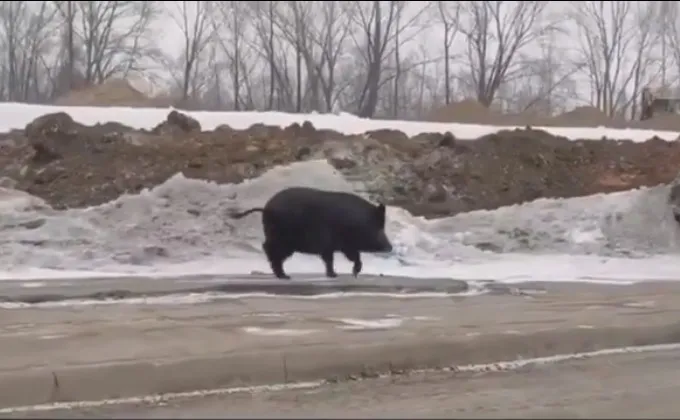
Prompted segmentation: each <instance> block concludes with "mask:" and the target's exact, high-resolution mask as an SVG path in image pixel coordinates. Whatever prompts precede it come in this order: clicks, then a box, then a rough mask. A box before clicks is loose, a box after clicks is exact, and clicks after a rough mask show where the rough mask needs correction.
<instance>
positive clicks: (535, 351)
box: [0, 323, 680, 408]
mask: <svg viewBox="0 0 680 420" xmlns="http://www.w3.org/2000/svg"><path fill="white" fill-rule="evenodd" d="M676 342H680V323H672V324H670V323H669V324H665V325H648V326H645V327H618V328H590V329H584V328H576V329H570V330H549V331H539V332H535V333H529V334H488V335H478V336H474V337H460V336H457V337H422V338H421V337H415V338H414V337H404V338H403V339H398V340H390V341H389V342H372V343H369V342H367V343H365V344H361V345H352V346H347V347H342V345H341V344H340V343H325V344H323V345H313V346H291V347H286V349H285V351H283V350H267V351H250V352H247V353H245V352H239V353H225V354H221V355H210V356H206V357H201V358H192V359H176V360H166V361H153V362H151V361H144V362H133V363H112V364H98V365H87V366H76V367H58V368H53V369H50V368H40V369H35V370H24V371H16V372H7V371H6V372H0V407H3V408H4V407H16V406H27V405H36V404H45V403H53V402H66V401H82V400H102V399H112V398H125V397H133V396H139V395H150V394H163V393H171V392H185V391H195V390H202V389H214V388H226V387H239V386H255V385H264V384H271V383H289V382H304V381H312V380H320V379H337V380H343V379H345V378H349V377H353V376H362V375H363V376H374V375H376V374H378V373H384V372H390V371H392V372H403V371H409V370H413V369H424V368H437V367H445V366H452V365H465V364H485V363H493V362H499V361H510V360H517V359H522V358H534V357H545V356H552V355H556V354H568V353H582V352H589V351H595V350H601V349H606V348H616V347H627V346H644V345H654V344H669V343H676Z"/></svg>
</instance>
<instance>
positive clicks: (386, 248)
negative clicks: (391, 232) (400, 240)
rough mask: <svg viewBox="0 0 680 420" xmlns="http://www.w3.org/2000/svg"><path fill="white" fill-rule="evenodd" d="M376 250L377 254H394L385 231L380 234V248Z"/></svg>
mask: <svg viewBox="0 0 680 420" xmlns="http://www.w3.org/2000/svg"><path fill="white" fill-rule="evenodd" d="M376 248H377V249H376V252H392V244H391V243H390V240H389V239H387V235H385V231H384V230H381V231H380V232H379V233H378V246H377V247H376Z"/></svg>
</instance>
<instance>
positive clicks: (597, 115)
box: [547, 106, 612, 127]
mask: <svg viewBox="0 0 680 420" xmlns="http://www.w3.org/2000/svg"><path fill="white" fill-rule="evenodd" d="M547 122H548V123H549V124H551V125H556V126H560V125H564V126H579V125H580V126H585V127H597V126H600V125H602V126H604V125H611V123H612V119H611V118H609V117H608V116H607V114H605V113H604V112H602V111H600V110H599V109H598V108H595V107H593V106H579V107H576V108H574V109H572V110H571V111H568V112H565V113H563V114H560V115H557V116H555V117H553V118H551V119H548V120H547Z"/></svg>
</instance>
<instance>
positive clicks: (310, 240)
mask: <svg viewBox="0 0 680 420" xmlns="http://www.w3.org/2000/svg"><path fill="white" fill-rule="evenodd" d="M253 212H262V225H263V228H264V236H265V241H264V243H263V244H262V249H263V250H264V252H265V254H266V255H267V259H268V260H269V264H270V266H271V268H272V271H273V272H274V275H276V277H278V278H280V279H290V277H289V276H288V275H287V274H286V273H285V272H284V270H283V263H284V261H285V260H286V259H287V258H289V257H290V256H292V255H293V254H294V253H295V252H300V253H303V254H312V255H318V256H320V257H321V259H322V260H323V262H324V264H325V266H326V276H328V277H336V276H337V274H336V273H335V269H334V267H333V256H334V253H335V252H336V251H339V252H342V253H343V254H344V255H345V257H347V259H348V260H350V261H351V262H353V263H354V266H353V268H352V274H353V275H354V276H355V277H356V276H357V275H358V274H359V273H360V272H361V269H362V263H361V255H360V253H361V252H362V251H363V252H391V251H392V244H391V243H390V241H389V240H388V239H387V236H386V235H385V206H384V205H383V204H379V205H377V206H374V205H373V204H371V203H369V202H368V201H366V200H364V199H363V198H361V197H359V196H357V195H354V194H349V193H344V192H333V191H323V190H318V189H315V188H306V187H292V188H286V189H284V190H281V191H279V192H278V193H276V194H274V196H272V197H271V198H270V199H269V201H267V203H266V204H265V206H264V207H258V208H253V209H250V210H246V211H243V212H240V213H231V217H232V218H235V219H240V218H242V217H244V216H246V215H248V214H250V213H253Z"/></svg>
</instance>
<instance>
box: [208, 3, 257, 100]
mask: <svg viewBox="0 0 680 420" xmlns="http://www.w3.org/2000/svg"><path fill="white" fill-rule="evenodd" d="M251 11H252V10H251V8H249V7H248V6H247V5H245V4H244V3H243V2H240V1H234V0H232V1H219V2H216V10H215V12H218V13H215V14H214V16H213V20H212V24H213V27H214V30H215V34H216V35H217V36H216V37H215V39H216V42H217V44H218V45H219V47H220V49H221V51H222V53H223V54H224V55H225V56H226V61H227V63H226V64H227V66H226V67H227V68H228V69H229V72H230V73H231V74H230V80H231V93H232V95H233V99H232V101H233V108H234V109H235V110H237V111H238V110H240V109H241V107H242V100H241V85H242V83H243V80H242V79H243V78H245V77H247V75H248V73H249V71H248V69H247V67H246V60H248V58H250V48H249V46H248V39H246V36H247V33H248V32H249V30H250V29H251V23H252V15H251Z"/></svg>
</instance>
